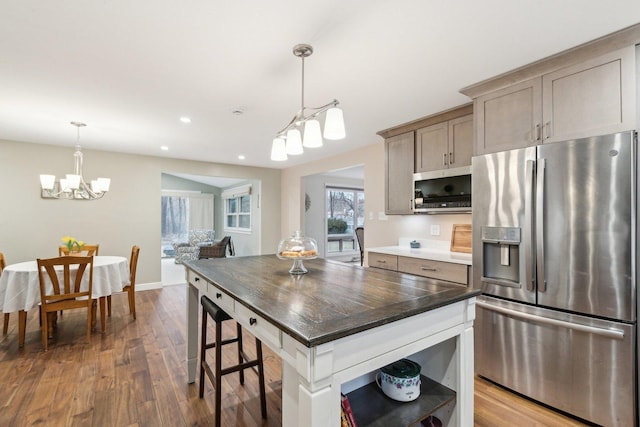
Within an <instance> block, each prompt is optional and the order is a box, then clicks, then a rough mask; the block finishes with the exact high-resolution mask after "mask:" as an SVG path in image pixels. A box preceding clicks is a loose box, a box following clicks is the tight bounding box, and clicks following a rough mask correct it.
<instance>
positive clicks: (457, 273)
mask: <svg viewBox="0 0 640 427" xmlns="http://www.w3.org/2000/svg"><path fill="white" fill-rule="evenodd" d="M398 271H401V272H403V273H409V274H415V275H416V276H424V277H430V278H432V279H440V280H448V281H449V282H456V283H462V284H464V285H466V284H467V266H466V265H465V264H454V263H451V262H442V261H431V260H428V259H421V258H411V257H402V256H401V257H398Z"/></svg>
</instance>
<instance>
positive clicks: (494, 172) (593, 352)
mask: <svg viewBox="0 0 640 427" xmlns="http://www.w3.org/2000/svg"><path fill="white" fill-rule="evenodd" d="M636 141H637V137H636V135H635V133H634V132H627V133H620V134H614V135H606V136H601V137H594V138H586V139H581V140H572V141H565V142H558V143H552V144H544V145H540V146H537V147H530V148H525V149H520V150H512V151H507V152H501V153H495V154H488V155H485V156H477V157H474V158H473V175H472V176H473V179H472V195H473V200H472V205H473V286H474V287H476V288H480V289H482V291H483V295H482V296H481V297H480V298H479V299H478V303H477V317H476V322H475V325H474V326H475V369H476V373H477V374H479V375H481V376H483V377H486V378H488V379H490V380H492V381H494V382H496V383H499V384H502V385H504V386H506V387H508V388H510V389H513V390H515V391H517V392H519V393H522V394H524V395H526V396H529V397H531V398H533V399H536V400H538V401H540V402H543V403H545V404H547V405H550V406H552V407H554V408H557V409H559V410H562V411H565V412H567V413H570V414H573V415H575V416H577V417H580V418H583V419H585V420H588V421H591V422H593V423H597V424H601V425H606V426H633V425H638V384H637V383H638V379H637V376H638V373H637V369H638V365H637V351H638V350H637V335H636V334H637V329H636V318H637V317H636V303H637V294H636V283H637V274H638V273H637V270H636V268H637V265H638V264H637V238H636V235H637V230H636V226H637V225H636V224H637V223H638V222H637V214H638V213H637V207H636V199H637V196H636V189H637V185H638V182H637V173H636V168H637V156H638V154H637V147H636V143H637V142H636Z"/></svg>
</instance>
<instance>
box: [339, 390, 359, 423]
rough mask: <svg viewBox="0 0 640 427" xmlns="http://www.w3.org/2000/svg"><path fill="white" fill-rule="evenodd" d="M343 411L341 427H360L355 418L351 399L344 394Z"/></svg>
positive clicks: (341, 412) (342, 398)
mask: <svg viewBox="0 0 640 427" xmlns="http://www.w3.org/2000/svg"><path fill="white" fill-rule="evenodd" d="M341 403H342V405H341V406H342V409H341V411H340V422H341V427H358V424H357V423H356V419H355V417H354V416H353V411H352V410H351V405H350V404H349V399H348V398H347V396H345V395H344V394H343V395H342V396H341Z"/></svg>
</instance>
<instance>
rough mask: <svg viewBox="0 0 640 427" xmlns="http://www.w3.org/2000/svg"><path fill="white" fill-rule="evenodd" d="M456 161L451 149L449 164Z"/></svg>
mask: <svg viewBox="0 0 640 427" xmlns="http://www.w3.org/2000/svg"><path fill="white" fill-rule="evenodd" d="M455 162H456V160H455V159H454V158H453V151H449V164H450V165H452V164H454V163H455Z"/></svg>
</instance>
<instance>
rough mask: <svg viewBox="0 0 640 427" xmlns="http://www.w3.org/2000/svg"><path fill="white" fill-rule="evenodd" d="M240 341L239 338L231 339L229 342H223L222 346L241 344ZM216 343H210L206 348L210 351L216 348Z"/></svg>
mask: <svg viewBox="0 0 640 427" xmlns="http://www.w3.org/2000/svg"><path fill="white" fill-rule="evenodd" d="M239 341H240V340H239V339H238V337H236V338H229V339H228V340H223V341H222V342H221V343H220V345H221V346H223V345H227V344H233V343H234V342H239ZM215 346H216V343H215V342H210V343H209V344H207V345H205V346H204V348H205V349H207V350H209V349H211V348H215Z"/></svg>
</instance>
